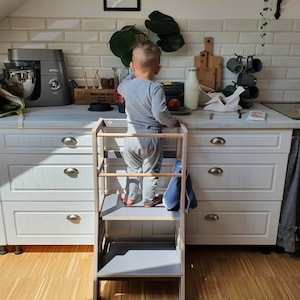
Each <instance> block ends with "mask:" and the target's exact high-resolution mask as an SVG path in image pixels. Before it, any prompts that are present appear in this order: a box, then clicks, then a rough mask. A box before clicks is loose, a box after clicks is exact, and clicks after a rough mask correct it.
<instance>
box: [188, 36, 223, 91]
mask: <svg viewBox="0 0 300 300" xmlns="http://www.w3.org/2000/svg"><path fill="white" fill-rule="evenodd" d="M204 46H205V50H204V51H201V52H200V54H199V56H195V57H194V66H195V67H196V68H197V77H198V81H199V83H200V84H202V85H204V86H207V87H209V88H212V89H213V90H215V91H217V90H220V89H221V88H222V56H214V55H212V49H213V38H212V37H205V38H204Z"/></svg>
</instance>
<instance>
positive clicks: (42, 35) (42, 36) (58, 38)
mask: <svg viewBox="0 0 300 300" xmlns="http://www.w3.org/2000/svg"><path fill="white" fill-rule="evenodd" d="M29 39H30V41H32V42H41V41H43V42H62V41H63V40H64V34H63V32H59V31H30V32H29Z"/></svg>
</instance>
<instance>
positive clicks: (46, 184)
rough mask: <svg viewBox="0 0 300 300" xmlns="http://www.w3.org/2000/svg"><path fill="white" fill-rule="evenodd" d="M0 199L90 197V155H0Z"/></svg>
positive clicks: (87, 198) (79, 199) (91, 197)
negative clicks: (0, 156) (0, 197)
mask: <svg viewBox="0 0 300 300" xmlns="http://www.w3.org/2000/svg"><path fill="white" fill-rule="evenodd" d="M1 195H2V201H10V200H11V201H14V200H15V201H52V200H57V201H58V200H64V201H66V200H69V201H84V200H89V201H93V198H94V196H93V170H92V155H55V154H52V155H46V154H39V155H34V154H23V155H21V154H19V155H18V154H14V155H4V154H3V155H2V158H1Z"/></svg>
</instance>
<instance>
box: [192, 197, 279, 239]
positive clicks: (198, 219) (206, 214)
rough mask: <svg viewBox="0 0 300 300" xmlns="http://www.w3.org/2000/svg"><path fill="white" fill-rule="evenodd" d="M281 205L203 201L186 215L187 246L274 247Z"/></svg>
mask: <svg viewBox="0 0 300 300" xmlns="http://www.w3.org/2000/svg"><path fill="white" fill-rule="evenodd" d="M280 206H281V203H280V202H279V201H278V202H263V201H257V200H256V201H251V202H250V201H248V202H239V201H236V202H234V201H231V202H229V201H228V202H218V201H211V202H201V203H200V204H199V205H198V207H197V208H196V209H193V210H191V211H190V212H189V214H188V215H187V216H186V243H187V244H204V245H205V244H208V245H275V244H276V238H277V230H278V219H279V212H280Z"/></svg>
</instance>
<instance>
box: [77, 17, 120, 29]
mask: <svg viewBox="0 0 300 300" xmlns="http://www.w3.org/2000/svg"><path fill="white" fill-rule="evenodd" d="M116 29H117V27H116V20H115V19H104V20H101V19H100V20H99V19H84V20H82V30H94V31H108V30H112V31H115V30H116Z"/></svg>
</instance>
